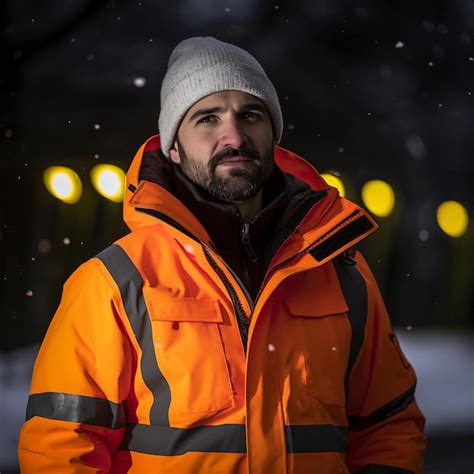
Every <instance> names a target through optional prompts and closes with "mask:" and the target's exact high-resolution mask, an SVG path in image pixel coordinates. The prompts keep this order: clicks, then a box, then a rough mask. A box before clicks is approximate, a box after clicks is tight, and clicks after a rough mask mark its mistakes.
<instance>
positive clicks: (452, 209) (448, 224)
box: [436, 201, 469, 237]
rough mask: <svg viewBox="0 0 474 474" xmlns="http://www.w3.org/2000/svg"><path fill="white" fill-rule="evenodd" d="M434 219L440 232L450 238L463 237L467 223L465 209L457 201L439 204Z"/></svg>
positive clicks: (467, 218)
mask: <svg viewBox="0 0 474 474" xmlns="http://www.w3.org/2000/svg"><path fill="white" fill-rule="evenodd" d="M436 219H437V221H438V225H439V226H440V228H441V230H442V231H443V232H444V233H445V234H447V235H449V236H450V237H461V236H462V235H464V234H465V232H466V229H467V226H468V223H469V217H468V215H467V211H466V209H465V207H464V206H463V205H462V204H460V203H459V202H457V201H445V202H443V203H442V204H440V206H439V207H438V210H437V211H436Z"/></svg>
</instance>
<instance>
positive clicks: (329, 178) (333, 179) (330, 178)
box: [321, 173, 346, 197]
mask: <svg viewBox="0 0 474 474" xmlns="http://www.w3.org/2000/svg"><path fill="white" fill-rule="evenodd" d="M321 176H322V177H323V179H324V181H326V183H328V184H329V186H333V187H334V188H336V189H337V190H338V191H339V194H340V195H341V196H342V197H345V196H346V189H345V187H344V183H343V182H342V179H341V178H338V177H337V176H334V175H333V174H331V173H323V174H322V175H321Z"/></svg>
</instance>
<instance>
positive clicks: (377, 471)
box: [354, 464, 415, 474]
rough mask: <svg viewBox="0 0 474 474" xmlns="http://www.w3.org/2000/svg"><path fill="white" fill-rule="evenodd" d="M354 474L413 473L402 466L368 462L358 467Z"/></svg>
mask: <svg viewBox="0 0 474 474" xmlns="http://www.w3.org/2000/svg"><path fill="white" fill-rule="evenodd" d="M354 474H415V473H414V472H413V471H410V470H409V469H403V467H394V466H385V465H383V464H369V465H367V466H365V467H363V468H362V469H359V470H358V471H356V472H355V473H354Z"/></svg>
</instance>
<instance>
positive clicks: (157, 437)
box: [120, 425, 247, 456]
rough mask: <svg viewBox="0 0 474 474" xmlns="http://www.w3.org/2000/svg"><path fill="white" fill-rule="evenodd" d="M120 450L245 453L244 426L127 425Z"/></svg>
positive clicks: (176, 453) (160, 452) (172, 454)
mask: <svg viewBox="0 0 474 474" xmlns="http://www.w3.org/2000/svg"><path fill="white" fill-rule="evenodd" d="M120 450H128V451H135V452H139V453H145V454H156V455H159V456H178V455H180V454H185V453H187V452H190V451H194V452H216V453H242V454H243V453H245V452H246V451H247V450H246V444H245V426H244V425H218V426H197V427H195V428H187V429H182V428H170V427H166V426H156V425H155V426H153V425H152V426H148V425H128V426H127V430H126V432H125V436H124V438H123V441H122V444H121V446H120Z"/></svg>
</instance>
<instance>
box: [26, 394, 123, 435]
mask: <svg viewBox="0 0 474 474" xmlns="http://www.w3.org/2000/svg"><path fill="white" fill-rule="evenodd" d="M34 416H40V417H42V418H48V419H50V420H61V421H73V422H75V423H85V424H88V425H94V426H103V427H105V428H111V429H113V430H115V429H117V428H121V427H122V426H125V411H124V408H123V405H122V404H121V403H114V402H111V401H109V400H105V399H103V398H94V397H85V396H82V395H71V394H69V393H57V392H47V393H35V394H33V395H30V398H29V399H28V407H27V409H26V420H29V419H30V418H32V417H34Z"/></svg>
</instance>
